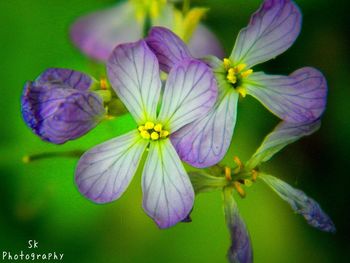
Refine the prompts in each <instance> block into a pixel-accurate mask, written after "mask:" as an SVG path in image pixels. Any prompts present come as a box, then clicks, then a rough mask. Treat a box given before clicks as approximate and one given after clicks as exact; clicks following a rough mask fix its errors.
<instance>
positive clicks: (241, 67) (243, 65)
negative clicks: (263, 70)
mask: <svg viewBox="0 0 350 263" xmlns="http://www.w3.org/2000/svg"><path fill="white" fill-rule="evenodd" d="M246 66H247V64H238V65H237V66H236V67H235V71H236V73H239V72H241V71H242V70H243V69H244V68H245V67H246Z"/></svg>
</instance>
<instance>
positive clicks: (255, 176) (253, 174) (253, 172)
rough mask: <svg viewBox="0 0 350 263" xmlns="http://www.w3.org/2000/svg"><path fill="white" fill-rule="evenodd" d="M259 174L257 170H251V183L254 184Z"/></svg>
mask: <svg viewBox="0 0 350 263" xmlns="http://www.w3.org/2000/svg"><path fill="white" fill-rule="evenodd" d="M258 174H259V172H258V171H257V170H252V181H253V182H255V181H256V179H257V178H258Z"/></svg>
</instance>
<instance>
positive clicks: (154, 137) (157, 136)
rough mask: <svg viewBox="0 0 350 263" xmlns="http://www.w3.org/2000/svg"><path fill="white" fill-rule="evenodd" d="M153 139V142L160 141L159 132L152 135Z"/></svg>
mask: <svg viewBox="0 0 350 263" xmlns="http://www.w3.org/2000/svg"><path fill="white" fill-rule="evenodd" d="M151 139H152V140H153V141H156V140H158V139H159V134H158V132H152V133H151Z"/></svg>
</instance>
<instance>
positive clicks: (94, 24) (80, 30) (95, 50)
mask: <svg viewBox="0 0 350 263" xmlns="http://www.w3.org/2000/svg"><path fill="white" fill-rule="evenodd" d="M134 12H135V11H134V9H133V7H132V5H131V4H130V3H129V2H125V3H121V4H118V5H116V6H115V7H112V8H106V9H104V10H101V11H97V12H94V13H91V14H88V15H85V16H83V17H80V18H79V19H78V20H77V21H76V22H75V23H74V24H73V25H72V27H71V30H70V35H71V39H72V41H73V42H74V44H75V45H76V46H77V47H78V48H79V49H80V50H81V51H82V52H83V53H85V54H86V55H88V56H89V57H92V58H94V59H97V60H102V61H107V59H108V57H109V55H110V53H111V52H112V50H113V48H114V47H115V46H117V45H118V44H121V43H126V42H133V41H136V40H138V39H139V38H140V37H141V35H142V28H141V26H140V25H139V24H138V23H137V21H136V19H135V13H134Z"/></svg>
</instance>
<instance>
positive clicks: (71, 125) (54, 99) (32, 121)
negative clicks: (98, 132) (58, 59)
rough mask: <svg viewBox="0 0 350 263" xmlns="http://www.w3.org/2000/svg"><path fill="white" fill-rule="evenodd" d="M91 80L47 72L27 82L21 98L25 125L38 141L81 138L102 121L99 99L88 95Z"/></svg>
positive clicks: (65, 72)
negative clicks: (37, 137) (38, 138)
mask: <svg viewBox="0 0 350 263" xmlns="http://www.w3.org/2000/svg"><path fill="white" fill-rule="evenodd" d="M91 83H93V80H92V79H91V78H90V77H89V76H87V75H85V74H83V73H81V72H77V71H73V70H66V69H49V70H47V71H45V72H44V73H43V74H42V75H40V76H39V77H38V79H37V80H36V81H34V82H27V83H26V85H25V87H24V91H23V94H22V97H21V110H22V115H23V119H24V121H25V122H26V124H27V125H28V126H29V127H30V128H31V129H32V131H33V132H34V133H36V134H37V135H38V136H39V137H40V138H41V139H43V140H45V141H48V142H51V143H55V144H62V143H65V142H66V141H68V140H73V139H76V138H79V137H81V136H82V135H84V134H85V133H87V132H88V131H90V130H91V129H92V128H94V127H95V126H96V125H97V124H98V123H99V122H100V121H101V119H102V118H103V115H104V113H105V109H104V106H103V101H102V98H101V97H99V96H98V95H97V94H95V93H93V92H91V91H88V90H87V89H88V88H89V87H90V86H91V85H92V84H91Z"/></svg>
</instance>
